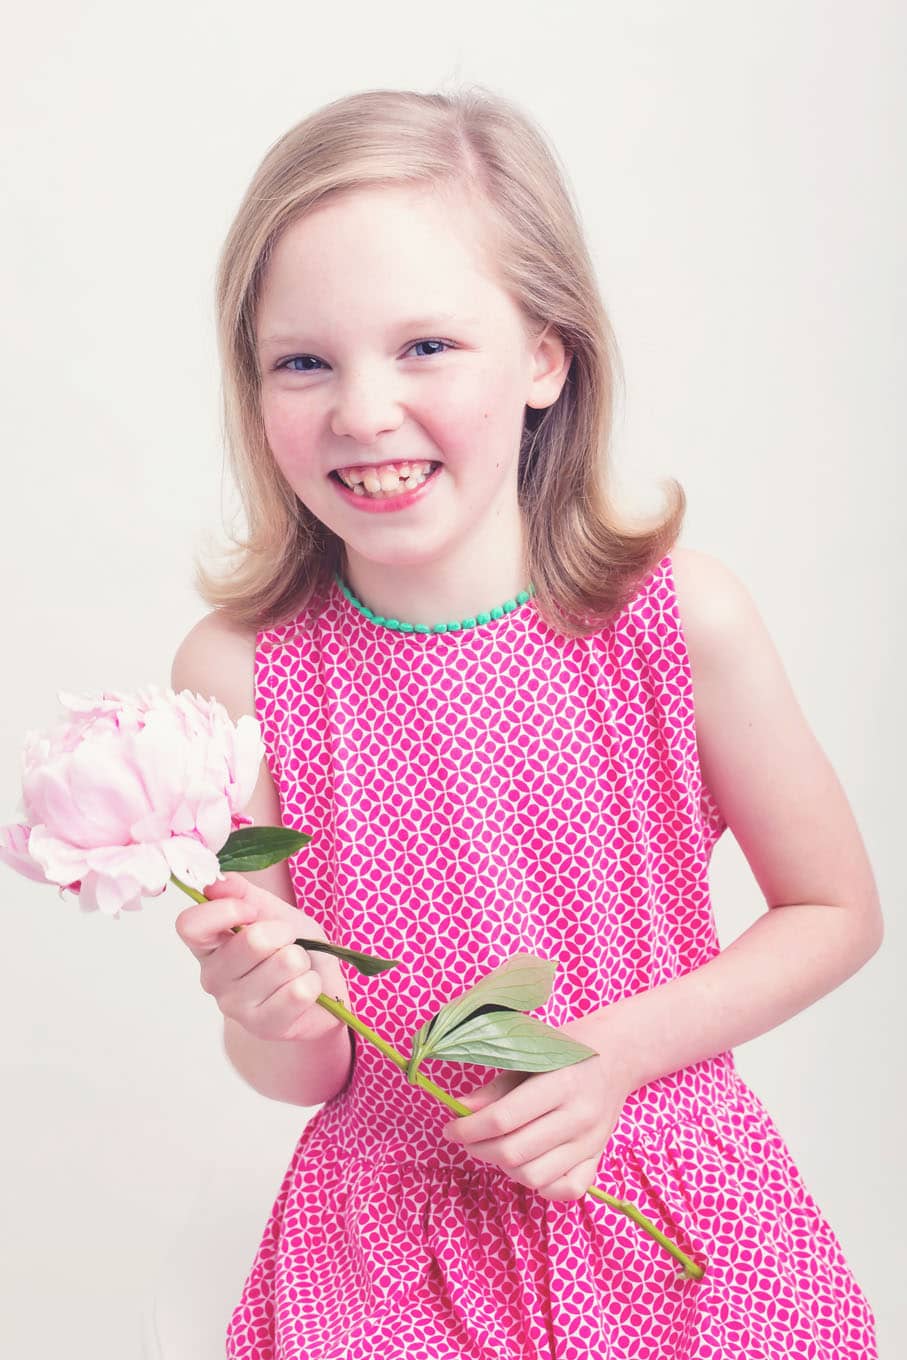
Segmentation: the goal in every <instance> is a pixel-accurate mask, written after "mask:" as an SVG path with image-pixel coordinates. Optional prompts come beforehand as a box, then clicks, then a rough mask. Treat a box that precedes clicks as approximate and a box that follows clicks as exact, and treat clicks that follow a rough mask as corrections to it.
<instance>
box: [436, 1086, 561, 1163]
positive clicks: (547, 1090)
mask: <svg viewBox="0 0 907 1360" xmlns="http://www.w3.org/2000/svg"><path fill="white" fill-rule="evenodd" d="M518 1075H519V1076H520V1077H522V1080H521V1081H520V1082H519V1083H518V1084H517V1085H514V1086H512V1087H511V1089H509V1090H507V1091H505V1093H504V1094H503V1095H501V1096H500V1097H498V1098H497V1099H495V1100H492V1101H490V1102H489V1103H488V1105H483V1107H482V1108H481V1109H480V1110H478V1111H477V1112H476V1113H475V1114H469V1115H462V1116H461V1117H460V1118H459V1119H454V1120H453V1121H452V1122H451V1123H449V1124H447V1125H446V1126H445V1129H444V1132H445V1133H447V1135H448V1137H451V1138H453V1139H454V1140H455V1141H457V1142H460V1143H465V1144H467V1145H468V1144H471V1143H477V1142H482V1141H483V1140H485V1139H488V1138H500V1137H501V1136H502V1135H503V1134H505V1133H512V1132H513V1130H514V1129H518V1128H521V1127H522V1125H523V1124H528V1123H529V1122H530V1120H533V1119H537V1118H538V1117H539V1115H543V1114H547V1113H548V1112H549V1110H553V1109H556V1108H557V1107H558V1105H559V1104H560V1099H559V1097H557V1096H556V1095H555V1093H554V1092H553V1091H552V1088H551V1086H549V1085H546V1084H545V1083H544V1082H537V1081H533V1080H531V1079H529V1076H528V1074H527V1073H525V1072H523V1073H519V1074H518ZM543 1075H544V1074H543ZM491 1084H492V1085H494V1083H491ZM464 1103H469V1098H467V1101H465V1102H464Z"/></svg>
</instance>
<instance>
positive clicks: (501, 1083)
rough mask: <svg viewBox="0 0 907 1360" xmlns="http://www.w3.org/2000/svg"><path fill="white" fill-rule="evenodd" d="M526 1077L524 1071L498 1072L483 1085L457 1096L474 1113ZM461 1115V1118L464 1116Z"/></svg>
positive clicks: (498, 1098)
mask: <svg viewBox="0 0 907 1360" xmlns="http://www.w3.org/2000/svg"><path fill="white" fill-rule="evenodd" d="M525 1079H526V1073H525V1072H513V1071H509V1070H508V1071H505V1072H499V1073H498V1075H497V1076H496V1077H495V1078H494V1080H493V1081H489V1082H487V1083H486V1085H485V1086H477V1087H475V1089H474V1090H472V1091H467V1092H466V1094H465V1095H463V1096H460V1097H458V1099H459V1100H460V1102H461V1103H462V1104H463V1105H468V1106H469V1108H470V1110H471V1111H473V1112H474V1113H475V1112H476V1111H477V1110H484V1108H485V1106H486V1105H490V1104H491V1102H492V1101H493V1100H500V1098H501V1096H504V1095H506V1094H507V1092H508V1091H512V1090H513V1088H514V1087H515V1086H519V1084H520V1083H521V1082H522V1081H524V1080H525ZM466 1117H467V1116H466V1115H463V1116H462V1118H464V1119H465V1118H466Z"/></svg>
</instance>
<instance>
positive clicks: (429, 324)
mask: <svg viewBox="0 0 907 1360" xmlns="http://www.w3.org/2000/svg"><path fill="white" fill-rule="evenodd" d="M450 321H455V322H456V323H457V325H458V326H473V325H475V323H476V318H475V317H472V316H461V317H457V316H456V315H455V314H454V313H452V312H437V313H435V315H434V316H415V317H411V318H410V320H409V321H398V322H397V323H396V324H395V325H392V326H390V327H389V328H388V329H389V330H391V331H410V332H413V331H420V330H432V329H434V328H435V327H437V326H446V325H447V324H448V322H450ZM309 343H310V341H308V340H306V339H305V337H304V336H303V333H302V332H301V331H299V332H297V333H296V334H290V333H285V334H283V335H263V336H262V337H261V339H260V340H259V341H258V348H259V349H264V348H265V347H266V346H268V345H281V346H283V345H305V344H309Z"/></svg>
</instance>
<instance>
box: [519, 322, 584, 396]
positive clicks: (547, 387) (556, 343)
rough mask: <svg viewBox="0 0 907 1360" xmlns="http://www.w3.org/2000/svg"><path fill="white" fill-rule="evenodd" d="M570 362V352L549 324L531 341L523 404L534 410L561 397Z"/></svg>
mask: <svg viewBox="0 0 907 1360" xmlns="http://www.w3.org/2000/svg"><path fill="white" fill-rule="evenodd" d="M572 362H573V355H572V353H571V352H570V350H568V349H567V347H566V346H565V344H564V342H563V340H562V339H561V337H560V335H559V334H558V332H557V330H556V329H555V328H554V326H552V325H551V323H550V322H549V324H548V325H547V326H546V327H545V329H544V330H543V331H542V333H541V335H540V336H539V337H538V339H537V340H536V342H535V350H534V353H533V357H532V378H531V380H530V390H529V395H528V397H527V398H526V405H527V406H532V407H534V408H535V409H536V410H541V409H543V408H544V407H546V406H553V405H554V403H555V402H556V401H557V399H558V397H559V396H560V395H561V390H562V388H563V386H564V383H565V382H566V381H567V374H568V372H569V369H570V365H571V363H572Z"/></svg>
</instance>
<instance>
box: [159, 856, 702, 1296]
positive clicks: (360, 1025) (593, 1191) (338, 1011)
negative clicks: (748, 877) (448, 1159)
mask: <svg viewBox="0 0 907 1360" xmlns="http://www.w3.org/2000/svg"><path fill="white" fill-rule="evenodd" d="M170 881H171V882H172V883H175V884H176V886H177V887H178V888H181V889H182V891H183V892H184V893H186V894H187V895H188V896H189V897H191V898H192V899H193V900H194V901H195V902H207V901H208V899H207V898H206V897H205V895H204V893H200V892H196V890H195V889H194V888H190V887H188V886H187V884H185V883H182V882H180V880H179V879H178V878H177V877H176V874H171V875H170ZM230 929H231V930H232V931H233V932H234V934H235V933H237V932H238V931H240V930H242V926H231V927H230ZM295 943H296V944H301V943H302V941H300V940H297V941H295ZM303 947H304V946H303ZM316 999H317V1002H318V1005H319V1006H322V1007H323V1008H324V1009H325V1010H326V1011H330V1013H331V1015H333V1016H335V1017H336V1018H337V1019H338V1020H342V1021H343V1023H344V1024H345V1025H348V1026H349V1027H350V1029H352V1030H355V1031H356V1033H357V1034H360V1035H361V1036H362V1038H363V1039H367V1040H368V1042H369V1043H370V1044H374V1046H375V1048H377V1049H378V1050H379V1052H381V1053H383V1054H384V1056H385V1057H386V1058H390V1060H391V1062H392V1063H395V1064H396V1065H397V1067H399V1068H400V1070H401V1071H402V1072H406V1070H407V1067H408V1065H409V1060H408V1059H407V1058H404V1057H403V1055H402V1054H401V1053H398V1052H397V1050H396V1049H395V1048H392V1047H391V1045H390V1044H389V1043H388V1042H387V1040H386V1039H382V1038H381V1035H380V1034H376V1033H375V1031H374V1030H373V1029H371V1028H370V1026H369V1025H367V1024H366V1023H365V1021H364V1020H360V1019H359V1017H358V1016H357V1015H354V1014H353V1012H352V1011H348V1010H347V1008H346V1006H344V1005H343V1003H342V1002H341V1001H337V1000H336V999H335V998H334V997H332V996H328V995H327V993H325V992H322V993H321V995H320V996H319V997H317V998H316ZM411 1084H412V1085H415V1086H421V1087H422V1090H423V1091H427V1092H428V1093H429V1095H432V1096H434V1097H435V1098H436V1099H437V1100H440V1101H441V1102H442V1104H444V1105H446V1106H447V1108H448V1109H449V1110H452V1111H453V1113H454V1114H456V1115H461V1116H462V1115H469V1114H472V1113H473V1112H472V1110H471V1109H470V1108H469V1106H468V1105H464V1104H463V1102H462V1101H461V1100H457V1098H456V1096H452V1095H451V1094H450V1092H449V1091H445V1090H444V1089H443V1087H441V1086H436V1085H435V1083H434V1082H433V1081H431V1080H429V1078H428V1077H426V1076H423V1074H422V1073H421V1072H416V1075H415V1079H414V1081H413V1082H412V1083H411ZM586 1193H587V1194H589V1195H594V1197H595V1198H596V1199H600V1200H602V1201H603V1202H604V1203H605V1204H610V1206H611V1208H612V1209H617V1210H618V1211H619V1212H620V1213H622V1214H626V1216H627V1218H631V1219H632V1220H633V1222H634V1223H638V1224H639V1226H640V1227H641V1228H642V1229H644V1231H645V1232H647V1233H648V1234H649V1236H650V1237H654V1238H655V1240H656V1242H660V1243H661V1245H662V1246H663V1247H664V1248H665V1250H666V1251H668V1252H669V1253H670V1254H671V1256H673V1257H674V1259H675V1261H679V1262H680V1264H681V1265H682V1266H683V1270H684V1274H685V1275H687V1276H690V1277H691V1278H692V1279H694V1280H701V1279H702V1277H703V1275H704V1274H705V1269H704V1267H703V1266H700V1265H697V1264H696V1262H695V1261H691V1260H690V1258H689V1256H687V1255H685V1253H684V1252H682V1251H681V1250H680V1248H679V1247H678V1246H677V1245H676V1244H675V1243H674V1242H672V1241H671V1240H670V1239H669V1238H667V1237H666V1236H665V1234H664V1233H663V1232H661V1230H660V1229H659V1228H656V1226H655V1224H654V1223H651V1222H650V1221H649V1219H647V1218H646V1217H645V1215H644V1214H642V1213H640V1211H639V1210H638V1209H637V1208H636V1205H635V1204H630V1202H629V1201H628V1200H623V1199H617V1198H616V1197H615V1196H614V1195H609V1194H607V1193H606V1192H605V1191H604V1190H599V1188H598V1186H596V1185H590V1186H589V1189H588V1191H587V1192H586Z"/></svg>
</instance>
